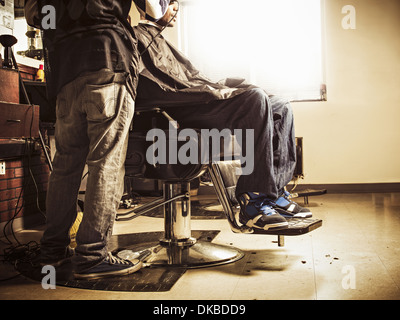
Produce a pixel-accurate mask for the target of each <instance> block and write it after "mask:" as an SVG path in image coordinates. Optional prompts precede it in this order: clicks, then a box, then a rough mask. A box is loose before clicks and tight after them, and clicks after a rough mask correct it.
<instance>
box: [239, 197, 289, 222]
mask: <svg viewBox="0 0 400 320" xmlns="http://www.w3.org/2000/svg"><path fill="white" fill-rule="evenodd" d="M238 200H239V204H240V208H241V210H240V214H239V221H240V223H242V224H244V225H246V226H248V227H250V228H257V229H262V230H270V229H274V230H280V229H286V228H287V227H288V226H289V224H288V222H287V221H286V219H285V218H284V217H282V216H281V215H280V214H279V213H278V212H277V211H275V209H274V208H273V207H272V205H273V204H272V202H271V201H270V200H269V199H268V198H267V197H266V196H264V195H262V194H255V193H252V192H247V193H243V194H242V195H240V197H239V199H238Z"/></svg>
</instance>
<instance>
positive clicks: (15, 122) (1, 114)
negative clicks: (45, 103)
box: [0, 101, 39, 138]
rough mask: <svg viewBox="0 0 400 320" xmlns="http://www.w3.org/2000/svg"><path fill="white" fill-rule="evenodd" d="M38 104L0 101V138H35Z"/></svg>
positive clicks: (37, 125)
mask: <svg viewBox="0 0 400 320" xmlns="http://www.w3.org/2000/svg"><path fill="white" fill-rule="evenodd" d="M38 136H39V106H30V105H26V104H18V103H8V102H1V101H0V138H30V137H32V138H37V137H38Z"/></svg>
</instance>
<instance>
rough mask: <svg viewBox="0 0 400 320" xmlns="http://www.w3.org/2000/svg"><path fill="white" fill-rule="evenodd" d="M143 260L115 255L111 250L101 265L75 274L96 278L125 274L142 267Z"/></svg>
mask: <svg viewBox="0 0 400 320" xmlns="http://www.w3.org/2000/svg"><path fill="white" fill-rule="evenodd" d="M142 265H143V263H142V261H140V260H138V259H134V260H125V259H120V258H118V257H114V256H113V255H112V254H111V252H109V253H108V255H107V257H106V259H105V260H104V261H103V262H101V263H100V264H99V265H97V266H94V267H93V268H90V269H89V270H86V271H83V272H77V273H75V274H74V276H75V279H86V280H95V279H101V278H105V277H113V276H124V275H128V274H131V273H134V272H136V271H138V270H139V269H140V268H142Z"/></svg>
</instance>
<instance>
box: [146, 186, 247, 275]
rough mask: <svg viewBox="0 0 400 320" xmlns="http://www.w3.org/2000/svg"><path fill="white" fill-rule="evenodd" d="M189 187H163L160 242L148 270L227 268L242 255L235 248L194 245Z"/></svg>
mask: <svg viewBox="0 0 400 320" xmlns="http://www.w3.org/2000/svg"><path fill="white" fill-rule="evenodd" d="M190 210H191V209H190V183H189V182H166V183H164V215H165V217H164V238H163V239H161V240H160V244H159V245H158V246H157V247H153V248H151V249H150V250H151V251H152V254H151V255H150V257H149V258H148V259H147V261H146V263H148V264H149V265H152V266H164V267H165V266H171V267H184V268H201V267H209V266H215V265H221V264H228V263H232V262H235V261H237V260H239V259H241V258H242V257H243V256H244V253H243V252H242V251H240V250H238V249H236V248H233V247H227V246H222V245H218V244H214V243H211V242H206V241H198V240H197V239H195V238H193V237H192V234H191V224H190V221H191V211H190Z"/></svg>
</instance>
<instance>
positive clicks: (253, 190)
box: [134, 1, 312, 230]
mask: <svg viewBox="0 0 400 320" xmlns="http://www.w3.org/2000/svg"><path fill="white" fill-rule="evenodd" d="M177 11H178V3H177V1H171V3H170V5H169V8H168V10H167V13H166V14H165V15H164V17H163V18H162V19H161V20H159V21H158V22H157V23H153V22H150V21H147V20H144V17H141V18H142V20H141V21H140V23H139V25H138V26H137V27H135V28H134V29H135V34H136V36H137V39H138V46H139V52H140V53H141V62H140V64H141V65H140V67H139V72H140V77H139V85H138V95H137V100H136V103H137V105H138V106H149V107H150V106H151V107H154V106H166V107H168V106H174V108H169V109H168V113H169V114H171V116H172V117H173V118H175V119H176V120H177V121H178V122H179V124H180V126H181V127H186V128H199V129H203V128H204V129H212V128H216V129H218V130H223V129H226V128H228V129H230V130H231V131H233V130H234V129H242V130H245V129H254V143H255V146H254V147H255V152H254V153H255V154H254V170H253V171H252V172H251V173H250V174H246V175H244V174H242V175H241V176H240V177H239V180H238V183H237V186H236V198H237V200H238V202H239V204H240V206H241V213H240V222H241V223H243V224H246V225H247V226H250V227H255V228H259V229H264V230H268V229H281V228H287V227H288V222H287V220H286V219H285V217H310V216H311V215H312V214H311V212H310V210H308V209H306V208H302V207H301V206H299V205H298V204H297V203H295V202H293V201H292V200H290V199H289V197H290V195H289V194H288V193H287V192H286V191H285V186H286V185H287V184H288V183H289V182H290V180H291V179H292V177H293V172H294V168H295V164H296V150H295V135H294V124H293V113H292V109H291V106H290V104H289V103H288V102H287V101H284V100H282V99H279V98H277V97H274V96H273V97H269V96H268V95H267V94H266V92H265V91H264V90H262V89H260V88H258V87H256V86H253V85H249V84H245V83H244V82H243V81H241V80H237V79H226V80H225V81H221V82H218V83H214V82H212V81H210V80H209V79H208V78H207V77H205V76H204V75H202V74H201V73H200V72H199V71H198V70H197V69H196V68H195V67H194V66H193V65H192V64H191V63H190V61H189V60H188V59H187V58H186V57H184V56H183V55H182V54H181V53H180V52H179V51H178V50H176V49H175V48H174V47H173V46H172V45H171V44H170V43H169V42H167V41H166V40H165V39H164V38H163V37H162V35H161V34H160V33H161V31H162V30H163V29H162V28H164V27H166V26H170V27H172V26H174V25H175V22H176V13H177Z"/></svg>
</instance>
